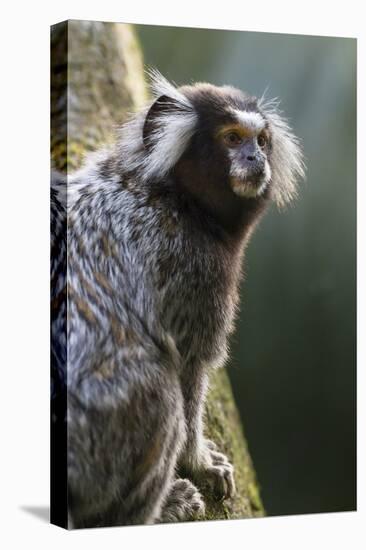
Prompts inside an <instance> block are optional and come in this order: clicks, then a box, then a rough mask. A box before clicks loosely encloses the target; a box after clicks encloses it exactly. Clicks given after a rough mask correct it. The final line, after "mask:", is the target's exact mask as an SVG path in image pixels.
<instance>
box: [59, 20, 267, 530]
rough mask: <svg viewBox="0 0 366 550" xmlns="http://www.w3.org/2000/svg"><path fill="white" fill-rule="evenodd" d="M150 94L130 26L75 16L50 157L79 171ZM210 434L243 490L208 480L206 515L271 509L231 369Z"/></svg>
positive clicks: (218, 386)
mask: <svg viewBox="0 0 366 550" xmlns="http://www.w3.org/2000/svg"><path fill="white" fill-rule="evenodd" d="M146 97H147V92H146V88H145V82H144V75H143V62H142V54H141V51H140V47H139V44H138V40H137V38H136V36H135V34H134V30H133V28H132V27H131V26H129V25H125V24H115V23H100V22H91V21H69V22H65V23H60V24H58V25H55V26H53V27H52V33H51V114H52V121H51V157H52V163H53V166H54V167H56V168H58V169H59V170H62V171H68V172H70V171H72V170H74V169H76V168H78V167H79V166H80V165H81V164H82V160H83V157H84V155H85V153H86V152H88V151H93V150H95V149H97V148H98V147H99V146H100V145H102V144H105V143H107V142H110V141H111V140H113V136H114V130H115V127H116V125H118V124H119V123H121V122H122V121H123V120H124V118H125V116H126V114H127V113H128V112H130V111H133V110H134V109H136V108H138V107H139V106H140V105H141V104H143V102H144V101H145V99H146ZM206 436H207V437H208V438H209V439H212V440H213V441H214V442H215V443H216V444H217V446H218V447H219V449H220V450H221V451H223V452H224V453H226V454H227V456H228V457H229V459H230V460H231V461H232V463H233V465H234V468H235V481H236V487H237V494H236V496H235V498H234V499H232V500H230V501H229V500H228V501H225V502H218V501H217V500H215V497H214V495H213V492H212V491H211V489H210V487H208V486H205V484H204V482H203V487H202V491H203V493H204V497H205V500H206V504H207V513H206V518H205V519H222V518H227V519H234V518H247V517H254V516H262V515H264V509H263V506H262V503H261V499H260V496H259V490H258V485H257V482H256V477H255V472H254V469H253V465H252V462H251V459H250V455H249V452H248V447H247V444H246V440H245V437H244V434H243V431H242V426H241V421H240V418H239V414H238V411H237V408H236V406H235V402H234V398H233V394H232V391H231V386H230V382H229V378H228V376H227V373H226V372H225V369H221V370H219V371H216V372H214V373H213V374H212V379H211V384H210V392H209V395H208V399H207V406H206Z"/></svg>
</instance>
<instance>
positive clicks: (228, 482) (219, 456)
mask: <svg viewBox="0 0 366 550" xmlns="http://www.w3.org/2000/svg"><path fill="white" fill-rule="evenodd" d="M205 443H206V461H205V462H206V465H205V473H206V474H208V478H209V479H208V481H209V483H210V485H211V486H212V488H213V490H214V492H215V494H216V495H217V497H218V498H219V499H220V500H224V499H226V498H232V497H233V496H234V495H235V482H234V467H233V465H232V464H231V463H230V462H229V460H228V458H227V457H226V455H224V454H223V453H220V452H218V451H217V447H216V445H215V443H214V442H213V441H210V440H206V442H205Z"/></svg>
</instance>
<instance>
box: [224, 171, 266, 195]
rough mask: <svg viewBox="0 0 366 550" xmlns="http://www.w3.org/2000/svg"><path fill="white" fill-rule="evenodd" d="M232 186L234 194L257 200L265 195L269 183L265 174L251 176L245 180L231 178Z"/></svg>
mask: <svg viewBox="0 0 366 550" xmlns="http://www.w3.org/2000/svg"><path fill="white" fill-rule="evenodd" d="M230 186H231V189H232V190H233V192H234V193H235V194H236V195H238V196H239V197H243V198H255V197H258V196H259V195H261V194H262V193H263V191H264V190H265V188H266V187H267V182H266V181H265V179H264V178H263V174H261V175H260V176H258V175H250V176H247V177H245V178H238V177H231V178H230Z"/></svg>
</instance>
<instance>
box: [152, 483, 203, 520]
mask: <svg viewBox="0 0 366 550" xmlns="http://www.w3.org/2000/svg"><path fill="white" fill-rule="evenodd" d="M204 514H205V503H204V501H203V498H202V495H201V493H200V492H199V491H198V489H197V487H196V486H195V485H193V483H192V482H191V481H189V479H176V480H175V481H174V483H173V485H172V489H171V491H170V493H169V495H168V497H167V498H166V501H165V505H164V508H163V512H162V515H161V522H174V521H187V520H192V519H197V518H199V517H202V516H204Z"/></svg>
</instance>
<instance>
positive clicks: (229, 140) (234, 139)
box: [224, 132, 243, 147]
mask: <svg viewBox="0 0 366 550" xmlns="http://www.w3.org/2000/svg"><path fill="white" fill-rule="evenodd" d="M224 141H225V143H226V145H228V146H229V147H236V146H237V145H240V144H241V143H242V142H243V140H242V138H241V137H240V135H239V134H238V133H237V132H228V133H227V134H225V136H224Z"/></svg>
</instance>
